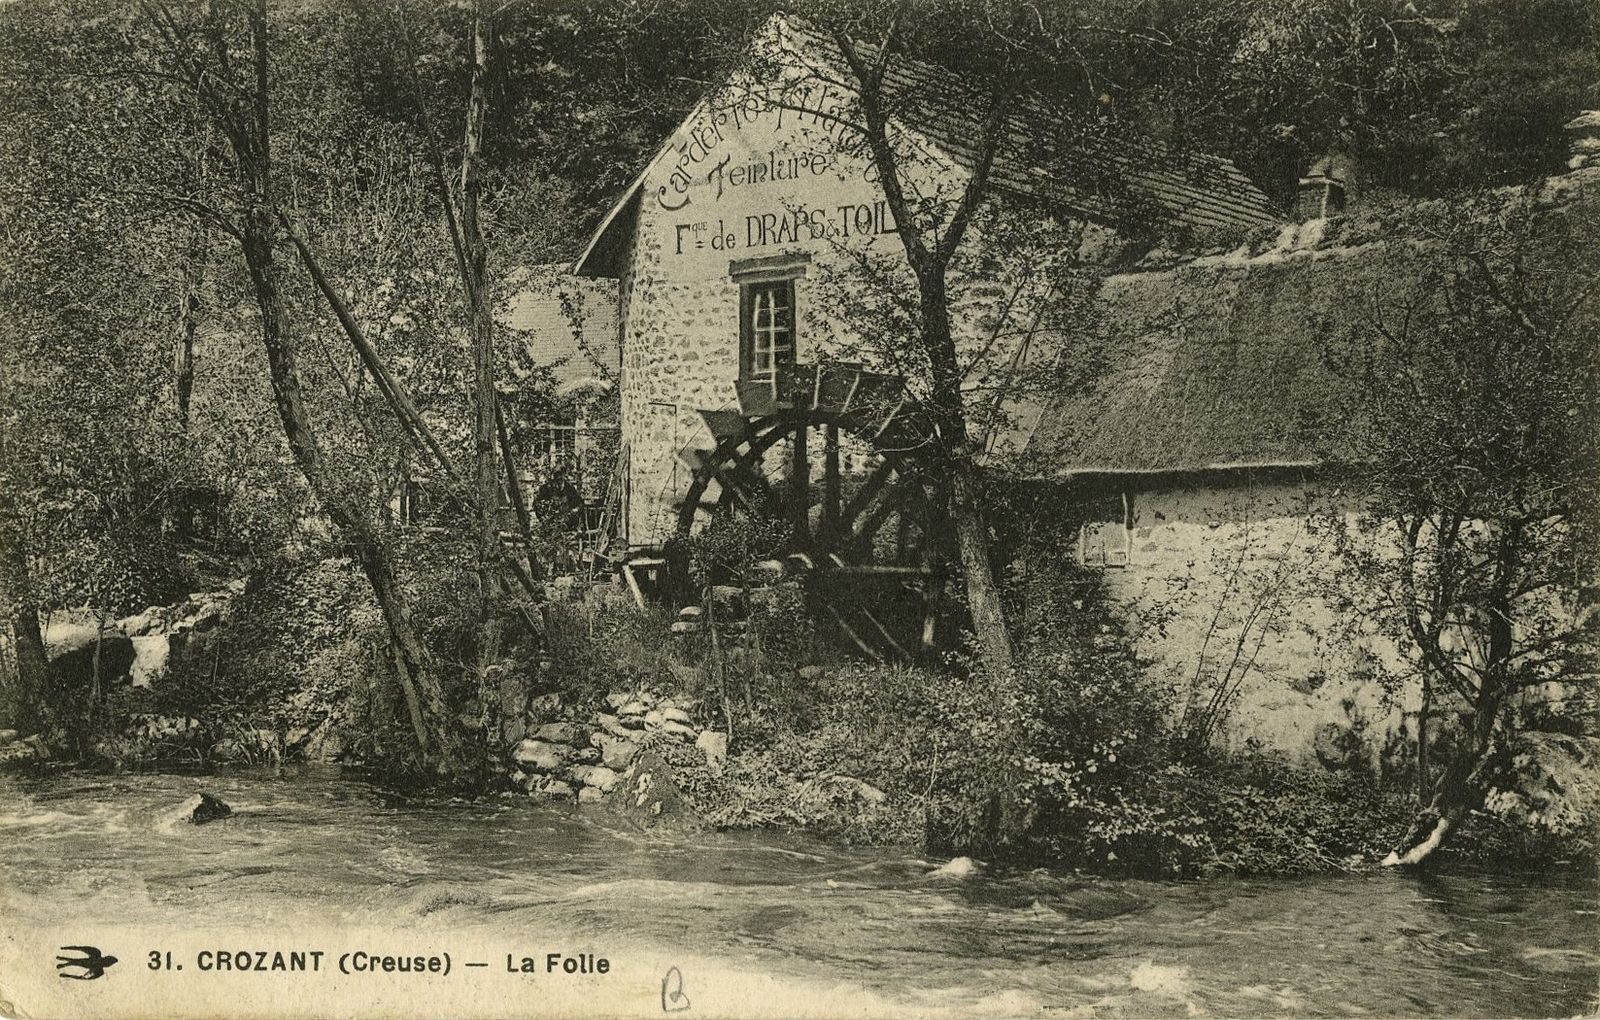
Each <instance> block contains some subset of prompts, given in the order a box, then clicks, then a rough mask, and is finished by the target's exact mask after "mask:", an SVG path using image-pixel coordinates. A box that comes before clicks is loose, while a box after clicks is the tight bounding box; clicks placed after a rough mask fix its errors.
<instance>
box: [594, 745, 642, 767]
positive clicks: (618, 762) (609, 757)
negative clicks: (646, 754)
mask: <svg viewBox="0 0 1600 1020" xmlns="http://www.w3.org/2000/svg"><path fill="white" fill-rule="evenodd" d="M638 756H639V745H638V744H635V743H634V742H633V741H631V740H623V739H621V738H613V739H611V740H607V741H606V742H605V744H604V745H602V747H601V755H600V760H601V761H602V762H603V763H604V764H605V766H606V767H607V768H612V769H625V768H627V767H628V766H629V765H632V764H633V759H635V758H637V757H638Z"/></svg>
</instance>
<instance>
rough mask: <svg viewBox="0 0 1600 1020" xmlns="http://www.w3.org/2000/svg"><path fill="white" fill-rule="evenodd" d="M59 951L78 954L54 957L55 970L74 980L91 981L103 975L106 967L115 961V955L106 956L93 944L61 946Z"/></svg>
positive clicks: (62, 975)
mask: <svg viewBox="0 0 1600 1020" xmlns="http://www.w3.org/2000/svg"><path fill="white" fill-rule="evenodd" d="M61 952H63V953H77V954H78V955H77V956H57V957H56V970H58V971H60V976H61V977H64V978H72V979H73V980H75V981H93V980H94V979H95V978H98V977H105V975H106V969H107V968H108V967H110V966H111V965H112V964H113V963H116V962H117V958H116V957H115V956H106V955H104V954H102V953H101V952H100V950H98V949H96V948H95V947H94V946H62V947H61Z"/></svg>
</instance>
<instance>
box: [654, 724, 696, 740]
mask: <svg viewBox="0 0 1600 1020" xmlns="http://www.w3.org/2000/svg"><path fill="white" fill-rule="evenodd" d="M661 732H662V733H666V734H669V735H671V736H674V737H677V738H678V739H679V740H682V741H684V742H685V743H692V742H693V741H694V739H695V738H696V737H698V736H699V735H700V731H699V730H697V729H695V728H694V727H693V726H685V725H684V724H683V723H681V722H673V721H672V720H670V719H669V720H667V721H666V722H663V723H662V724H661Z"/></svg>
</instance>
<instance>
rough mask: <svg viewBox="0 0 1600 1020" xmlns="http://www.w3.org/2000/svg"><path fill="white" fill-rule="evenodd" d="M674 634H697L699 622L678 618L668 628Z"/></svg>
mask: <svg viewBox="0 0 1600 1020" xmlns="http://www.w3.org/2000/svg"><path fill="white" fill-rule="evenodd" d="M669 629H670V630H671V631H672V633H674V634H698V633H700V624H699V622H698V621H696V620H679V621H678V622H677V623H674V624H673V625H672V626H671V627H670V628H669Z"/></svg>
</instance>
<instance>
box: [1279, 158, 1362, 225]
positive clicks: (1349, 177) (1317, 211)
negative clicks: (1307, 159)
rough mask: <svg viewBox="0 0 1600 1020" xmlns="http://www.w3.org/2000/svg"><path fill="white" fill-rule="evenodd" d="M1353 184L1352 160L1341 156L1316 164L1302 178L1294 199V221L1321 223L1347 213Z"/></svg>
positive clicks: (1323, 159) (1320, 160)
mask: <svg viewBox="0 0 1600 1020" xmlns="http://www.w3.org/2000/svg"><path fill="white" fill-rule="evenodd" d="M1354 183H1355V174H1354V173H1353V172H1352V170H1351V167H1350V161H1349V160H1347V159H1345V158H1343V157H1341V156H1324V157H1322V158H1321V159H1319V160H1317V161H1316V162H1315V163H1313V164H1311V169H1310V170H1307V171H1306V175H1305V176H1304V177H1302V178H1300V188H1299V190H1298V191H1296V192H1295V196H1294V215H1295V219H1297V220H1300V221H1301V222H1305V221H1306V220H1320V219H1325V218H1326V217H1329V216H1337V215H1339V214H1340V213H1342V212H1344V210H1345V205H1346V203H1347V202H1348V201H1349V198H1350V193H1351V192H1352V191H1353V190H1354V188H1353V185H1354Z"/></svg>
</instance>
